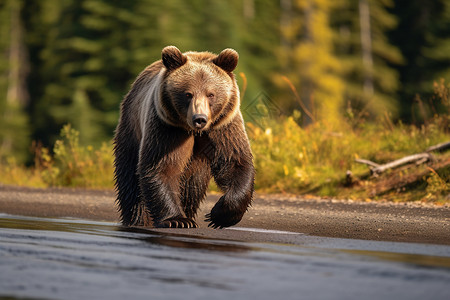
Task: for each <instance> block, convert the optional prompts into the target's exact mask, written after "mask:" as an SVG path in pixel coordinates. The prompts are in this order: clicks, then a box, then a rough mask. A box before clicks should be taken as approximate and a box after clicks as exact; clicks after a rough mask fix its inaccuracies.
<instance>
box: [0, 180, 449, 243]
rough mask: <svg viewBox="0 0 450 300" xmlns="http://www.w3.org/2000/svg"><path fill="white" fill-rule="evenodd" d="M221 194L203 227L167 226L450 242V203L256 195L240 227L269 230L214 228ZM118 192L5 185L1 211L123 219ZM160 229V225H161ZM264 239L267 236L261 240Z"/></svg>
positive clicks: (234, 235) (235, 235)
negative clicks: (213, 213) (211, 222)
mask: <svg viewBox="0 0 450 300" xmlns="http://www.w3.org/2000/svg"><path fill="white" fill-rule="evenodd" d="M218 198H219V195H215V194H209V195H208V197H207V199H206V201H205V202H204V203H203V204H202V205H201V207H200V209H201V210H200V211H199V214H198V217H197V223H198V224H199V226H200V228H198V229H164V230H163V231H170V232H173V233H182V234H189V235H194V236H204V237H212V238H219V239H235V240H248V241H256V242H257V241H264V242H281V243H289V242H290V241H289V235H283V238H282V239H281V238H280V237H278V236H277V234H276V232H274V230H278V231H288V232H295V233H302V234H307V235H313V236H322V237H337V238H350V239H363V240H376V241H395V242H414V243H428V244H441V245H450V206H448V205H446V206H436V205H432V204H420V203H400V204H397V203H392V202H355V201H346V200H335V199H319V198H311V199H308V198H304V197H300V196H289V195H262V194H256V195H255V199H254V201H253V205H252V207H251V208H250V209H249V211H248V213H247V214H246V215H245V216H244V218H243V220H242V221H241V222H240V223H239V224H238V225H237V226H236V227H234V228H237V227H245V228H255V229H262V230H266V232H268V233H271V234H269V235H267V234H260V233H258V232H257V230H255V231H254V232H253V233H252V231H251V232H248V231H245V232H244V231H241V230H213V229H209V228H207V227H206V225H207V223H205V222H203V219H204V215H205V213H207V212H209V210H210V209H211V207H212V206H213V205H214V203H215V202H216V201H217V200H218ZM114 201H115V195H114V191H111V190H105V191H101V190H83V189H68V188H61V189H59V188H58V189H57V188H50V189H35V188H23V187H15V186H4V185H0V212H3V213H8V214H15V215H25V216H37V217H72V218H81V219H89V220H98V221H112V222H119V215H118V213H117V210H116V207H115V204H114ZM159 230H160V229H159ZM261 239H263V240H261Z"/></svg>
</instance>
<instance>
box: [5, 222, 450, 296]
mask: <svg viewBox="0 0 450 300" xmlns="http://www.w3.org/2000/svg"><path fill="white" fill-rule="evenodd" d="M187 232H188V231H187ZM230 234H233V233H232V231H231V232H230ZM299 238H300V237H299ZM301 238H302V239H303V240H302V246H294V245H281V244H269V243H244V242H237V241H236V242H234V241H229V240H226V241H225V240H217V239H207V238H200V237H193V236H190V235H187V234H182V235H180V234H173V233H171V232H170V231H168V232H166V231H164V232H161V231H157V230H152V229H146V228H124V227H121V226H118V225H117V224H114V223H105V222H92V221H86V220H74V219H46V218H32V217H20V216H8V215H0V268H1V272H0V298H2V297H3V298H7V297H9V298H10V299H26V298H33V299H36V298H37V299H68V300H71V299H160V298H164V299H196V300H197V299H205V300H206V299H208V300H210V299H218V300H221V299H227V300H228V299H230V298H231V299H233V298H235V299H260V300H264V299H277V298H280V297H282V298H283V299H302V298H305V299H361V298H364V299H393V298H395V299H396V300H401V299H408V300H411V299H448V295H449V293H450V288H449V284H448V283H449V282H450V265H449V259H450V255H447V256H431V255H424V254H420V255H419V254H417V253H407V254H405V253H391V252H389V251H374V250H373V248H379V249H386V248H383V247H386V244H380V243H378V242H377V243H375V244H371V247H372V250H371V249H364V248H361V247H359V246H361V245H362V244H358V241H352V242H351V241H348V240H332V242H331V241H328V242H327V240H326V239H320V240H314V238H313V237H309V238H308V237H301ZM351 243H353V244H351ZM343 246H345V247H343ZM395 246H396V247H397V248H398V245H395ZM341 248H347V250H340V249H341ZM442 249H443V252H445V251H447V250H448V248H445V249H444V248H441V250H442ZM445 253H450V252H449V251H447V252H445Z"/></svg>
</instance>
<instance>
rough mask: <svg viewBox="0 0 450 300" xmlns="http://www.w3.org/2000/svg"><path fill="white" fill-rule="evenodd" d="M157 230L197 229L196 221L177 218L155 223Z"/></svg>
mask: <svg viewBox="0 0 450 300" xmlns="http://www.w3.org/2000/svg"><path fill="white" fill-rule="evenodd" d="M155 227H156V228H197V227H198V225H197V223H195V221H194V220H192V219H189V218H183V217H175V218H170V219H166V220H163V221H161V222H158V223H155Z"/></svg>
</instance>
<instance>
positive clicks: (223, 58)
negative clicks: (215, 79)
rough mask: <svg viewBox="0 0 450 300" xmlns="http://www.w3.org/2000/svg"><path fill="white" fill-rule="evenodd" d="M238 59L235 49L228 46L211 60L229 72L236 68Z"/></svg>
mask: <svg viewBox="0 0 450 300" xmlns="http://www.w3.org/2000/svg"><path fill="white" fill-rule="evenodd" d="M238 60H239V54H238V53H237V52H236V51H235V50H233V49H231V48H228V49H225V50H223V51H222V52H220V54H219V55H217V57H216V58H214V59H213V61H212V62H213V63H214V64H215V65H217V66H218V67H220V68H222V69H223V70H224V71H226V72H229V73H231V72H233V70H234V69H235V68H236V66H237V63H238Z"/></svg>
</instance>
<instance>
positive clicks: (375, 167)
mask: <svg viewBox="0 0 450 300" xmlns="http://www.w3.org/2000/svg"><path fill="white" fill-rule="evenodd" d="M433 160H434V158H433V155H431V154H430V153H426V152H425V153H419V154H413V155H409V156H405V157H403V158H400V159H397V160H394V161H391V162H389V163H386V164H383V165H379V164H377V163H374V162H373V161H370V160H367V159H356V160H355V161H356V162H357V163H360V164H365V165H368V166H369V169H370V173H371V174H372V175H373V176H377V175H379V174H381V173H383V172H385V171H386V170H389V169H395V168H398V167H401V166H403V165H406V164H412V163H416V164H423V163H426V162H429V161H433Z"/></svg>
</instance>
